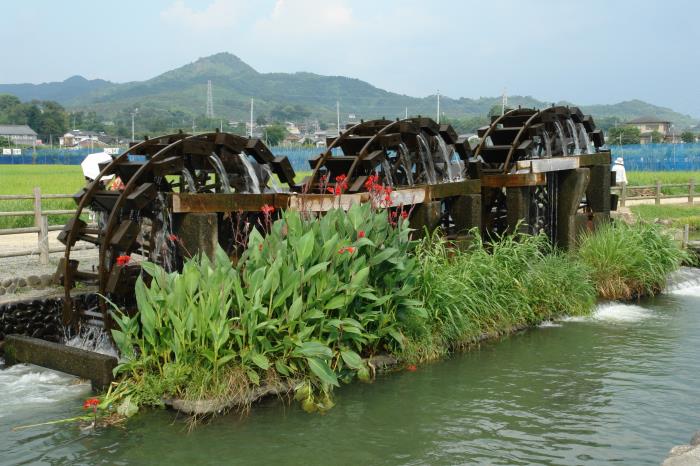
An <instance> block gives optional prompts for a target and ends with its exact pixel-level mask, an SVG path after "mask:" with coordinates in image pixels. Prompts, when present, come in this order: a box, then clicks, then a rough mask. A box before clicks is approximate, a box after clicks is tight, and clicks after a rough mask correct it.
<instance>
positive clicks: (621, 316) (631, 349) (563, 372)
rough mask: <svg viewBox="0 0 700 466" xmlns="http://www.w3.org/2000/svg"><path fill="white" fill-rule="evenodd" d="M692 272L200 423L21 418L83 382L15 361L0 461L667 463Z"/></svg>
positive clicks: (49, 415) (59, 412)
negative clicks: (666, 285)
mask: <svg viewBox="0 0 700 466" xmlns="http://www.w3.org/2000/svg"><path fill="white" fill-rule="evenodd" d="M696 284H697V282H696V283H695V284H691V283H685V284H679V285H677V286H675V287H674V288H676V289H675V291H670V292H668V293H666V294H664V295H661V296H659V297H656V298H654V299H650V300H645V301H642V302H640V303H637V304H604V305H601V306H599V307H598V309H597V311H596V313H595V314H594V315H593V316H592V317H590V318H586V319H567V320H564V321H562V322H555V323H547V324H545V325H542V326H541V327H539V328H537V329H532V330H529V331H526V332H523V333H520V334H518V335H514V336H511V337H509V338H505V339H503V340H501V341H498V342H491V343H488V344H484V345H482V347H481V348H479V349H478V350H475V351H471V352H468V353H464V354H459V355H455V356H454V357H452V358H450V359H449V360H446V361H443V362H439V363H435V364H429V365H425V366H420V367H418V370H417V371H415V372H401V373H394V374H390V375H385V376H381V377H379V379H378V380H377V381H376V382H374V383H373V384H360V383H355V384H351V385H348V386H344V387H343V388H342V389H340V390H338V391H337V392H336V402H337V405H336V407H335V408H333V409H332V410H331V411H330V412H328V414H326V415H317V414H316V415H308V414H306V413H304V412H302V411H301V410H300V409H299V408H298V407H296V406H289V405H285V404H282V403H280V402H277V401H274V400H273V401H268V402H265V403H263V404H262V405H258V406H256V407H254V408H253V410H252V412H251V413H250V415H248V416H246V417H239V416H235V415H229V416H224V417H220V418H217V419H215V420H214V421H213V422H211V423H210V424H207V425H203V426H200V427H198V428H197V429H196V430H194V431H193V432H191V433H188V432H187V427H186V424H185V423H184V422H183V419H180V418H178V417H177V416H175V415H174V414H173V413H171V412H167V411H155V412H150V413H148V414H145V415H139V416H137V417H136V418H135V419H133V420H131V421H129V423H128V424H127V426H126V428H110V429H100V430H98V431H96V432H92V431H81V430H80V429H79V428H78V427H77V426H75V425H68V426H47V427H39V428H33V429H28V430H22V431H17V432H13V431H11V428H12V427H14V426H18V425H23V424H30V423H35V422H41V421H45V420H50V419H60V418H64V417H70V416H74V415H75V414H76V413H78V412H80V410H81V404H82V401H83V400H84V398H85V397H86V396H88V395H89V387H88V386H86V385H84V384H76V381H75V380H74V379H73V378H71V377H68V376H65V375H61V374H57V373H55V372H51V371H47V370H43V369H39V368H36V367H30V366H16V367H12V368H7V369H4V370H0V452H1V456H0V464H3V465H5V464H52V465H63V464H66V465H68V464H70V465H73V464H98V463H100V464H116V465H118V464H130V465H132V464H168V465H171V466H175V465H192V464H304V465H306V464H309V465H315V464H319V465H322V464H378V465H398V464H401V465H404V464H405V465H418V464H473V463H476V464H565V465H571V464H585V465H589V464H590V465H593V464H604V463H609V462H619V463H621V464H630V465H645V464H655V465H658V464H659V463H660V462H661V461H662V460H663V458H664V457H665V456H666V453H667V452H668V450H669V449H670V448H671V447H672V446H674V445H677V444H682V443H686V442H688V440H689V438H690V436H691V435H692V434H693V432H695V431H697V430H699V429H700V287H698V286H696Z"/></svg>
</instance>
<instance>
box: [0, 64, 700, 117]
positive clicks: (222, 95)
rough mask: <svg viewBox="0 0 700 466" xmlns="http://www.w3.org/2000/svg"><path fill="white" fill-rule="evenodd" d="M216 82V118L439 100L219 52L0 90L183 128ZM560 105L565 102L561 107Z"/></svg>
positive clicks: (381, 110)
mask: <svg viewBox="0 0 700 466" xmlns="http://www.w3.org/2000/svg"><path fill="white" fill-rule="evenodd" d="M208 80H211V81H212V88H213V98H214V113H215V115H216V117H217V118H224V119H234V120H245V119H247V118H248V116H249V108H250V107H249V105H250V98H251V97H254V98H255V114H256V115H269V114H270V113H271V112H273V111H274V110H275V109H280V108H283V107H286V106H295V105H297V106H300V107H297V109H299V108H301V109H302V110H305V111H307V112H308V113H310V115H311V116H312V117H316V118H319V119H321V120H323V121H329V122H330V121H335V106H336V101H340V103H341V109H342V113H343V115H347V114H350V113H352V114H355V115H356V116H357V118H372V117H379V116H385V117H387V118H393V117H399V116H403V115H404V112H405V111H406V109H408V112H409V114H412V115H417V114H422V115H433V114H434V113H435V104H436V102H435V96H434V95H433V96H428V97H423V98H418V97H411V96H407V95H402V94H397V93H393V92H389V91H385V90H383V89H379V88H377V87H374V86H372V85H371V84H369V83H367V82H364V81H361V80H359V79H353V78H347V77H343V76H321V75H317V74H313V73H259V72H257V71H256V70H255V69H253V68H252V67H250V66H249V65H248V64H246V63H244V62H243V61H242V60H241V59H239V58H238V57H236V56H235V55H232V54H230V53H219V54H216V55H212V56H209V57H205V58H200V59H199V60H197V61H195V62H193V63H190V64H187V65H185V66H182V67H180V68H177V69H174V70H171V71H168V72H166V73H163V74H161V75H159V76H156V77H155V78H152V79H149V80H146V81H134V82H128V83H122V84H118V83H111V82H108V81H103V80H86V79H84V78H82V77H73V78H69V79H67V80H66V81H63V82H62V83H45V84H39V85H33V84H9V85H7V84H6V85H0V93H10V94H15V95H17V96H18V97H20V98H21V99H22V100H31V99H42V100H44V99H51V100H56V101H58V102H59V103H61V104H63V105H65V106H66V107H68V108H69V109H77V110H85V111H95V112H97V113H98V114H99V115H102V116H103V117H104V118H120V116H121V117H124V115H125V114H126V113H127V112H130V111H131V109H133V108H134V107H138V108H139V109H140V111H141V112H143V111H150V112H152V113H158V114H167V115H176V116H177V117H178V118H180V120H181V121H179V122H177V123H176V124H183V123H184V122H185V121H186V119H187V118H191V117H194V116H198V115H202V114H204V113H205V108H206V89H207V81H208ZM500 103H501V98H500V97H480V98H478V99H470V98H466V97H462V98H459V99H452V98H449V97H445V96H441V99H440V108H441V111H443V112H444V113H445V115H447V116H448V117H465V116H467V117H468V116H479V115H482V116H483V115H485V114H487V113H488V112H489V110H490V109H491V108H492V107H493V106H494V105H500ZM508 103H509V105H512V106H516V105H522V106H525V107H539V108H542V107H545V106H548V105H551V103H549V102H543V101H540V100H537V99H535V98H533V97H530V96H509V98H508ZM560 103H561V102H560ZM582 109H583V110H584V111H585V112H587V113H591V114H593V115H594V116H595V117H598V118H610V117H616V118H618V119H620V120H622V121H625V120H628V119H632V118H637V117H641V116H654V117H657V118H663V119H668V120H670V121H672V122H674V123H675V124H676V126H678V127H684V126H690V125H693V124H697V121H696V120H695V119H694V118H692V117H690V116H689V115H683V114H680V113H677V112H674V111H673V110H671V109H668V108H664V107H658V106H655V105H652V104H649V103H646V102H642V101H639V100H632V101H627V102H620V103H617V104H613V105H590V106H583V107H582Z"/></svg>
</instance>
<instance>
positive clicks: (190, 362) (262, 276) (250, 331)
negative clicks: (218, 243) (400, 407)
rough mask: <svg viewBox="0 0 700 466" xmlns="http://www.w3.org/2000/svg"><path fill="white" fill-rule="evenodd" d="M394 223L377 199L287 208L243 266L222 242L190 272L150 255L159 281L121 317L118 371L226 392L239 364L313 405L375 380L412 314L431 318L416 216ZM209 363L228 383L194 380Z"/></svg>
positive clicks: (142, 289)
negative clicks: (340, 206)
mask: <svg viewBox="0 0 700 466" xmlns="http://www.w3.org/2000/svg"><path fill="white" fill-rule="evenodd" d="M394 223H395V224H392V222H391V220H390V216H389V215H387V214H386V213H385V212H375V211H374V210H373V209H372V207H371V206H370V205H355V206H352V207H351V208H350V209H349V211H348V212H344V211H342V210H331V211H330V212H328V213H326V214H325V215H324V216H322V217H320V218H319V217H314V216H311V215H309V214H302V213H299V212H294V211H287V212H284V213H283V214H282V217H281V218H280V219H278V220H277V221H275V222H274V223H272V224H271V225H267V229H268V230H269V232H268V234H267V235H266V236H264V237H263V236H262V235H261V234H260V233H259V232H258V231H257V230H253V231H252V233H251V235H250V237H249V240H248V247H247V249H246V251H245V253H244V255H243V256H242V257H241V259H240V260H239V261H238V264H237V266H234V265H233V264H232V263H231V261H230V259H229V257H228V256H227V255H226V253H225V252H224V251H223V250H221V249H218V250H217V251H216V253H215V254H214V257H213V258H212V259H209V258H207V257H206V256H197V257H195V258H193V259H192V260H190V261H189V262H187V263H186V264H185V265H184V267H183V270H182V272H181V273H176V272H173V273H167V272H166V271H165V270H163V269H162V268H161V267H159V266H157V265H155V264H151V263H144V264H143V270H144V271H145V272H146V273H147V274H148V275H149V276H150V277H151V280H150V284H146V281H144V280H142V279H139V280H138V281H137V283H136V299H137V303H138V309H139V311H138V313H137V314H136V315H134V316H131V317H129V316H126V315H124V314H122V313H120V312H118V311H117V312H115V315H114V318H115V322H116V323H117V325H118V326H119V330H114V331H113V336H114V340H115V342H116V343H117V345H118V346H119V349H120V352H121V355H122V358H123V359H124V362H123V363H122V364H121V365H120V366H119V367H118V369H117V370H118V371H119V372H121V373H123V374H125V376H126V378H127V379H131V381H132V382H133V381H137V382H141V383H145V382H143V381H147V380H152V378H151V379H149V377H148V376H149V375H153V374H157V375H158V376H160V377H161V379H164V380H169V381H171V382H172V383H158V384H157V385H158V386H157V387H155V388H154V389H153V390H152V391H155V392H158V391H159V390H160V391H161V392H162V393H161V396H165V395H169V396H184V397H188V396H191V395H192V394H196V395H195V396H196V397H206V396H212V393H211V392H212V390H213V392H215V394H219V395H221V396H226V393H225V390H226V386H229V385H230V376H231V374H232V373H233V374H244V377H245V379H246V380H245V384H247V386H248V387H252V386H255V385H259V384H261V383H262V382H263V379H265V380H278V379H283V380H287V381H288V382H290V383H291V384H293V385H294V386H295V387H296V390H297V393H296V397H297V398H298V399H300V401H301V403H302V406H303V407H304V409H306V410H308V411H313V410H316V409H320V410H325V409H327V408H329V407H330V406H332V402H331V400H330V392H331V391H332V389H333V387H337V386H338V385H339V383H340V382H341V381H349V380H351V379H352V378H353V377H355V376H357V377H359V378H360V379H363V380H368V379H369V378H370V368H369V367H368V366H367V363H366V362H365V358H366V357H368V356H371V355H372V354H374V353H377V352H398V351H400V350H401V349H402V348H403V347H404V345H405V342H406V338H405V336H404V334H403V332H402V329H403V323H404V322H408V321H416V320H420V319H424V318H425V317H426V314H425V311H424V310H423V309H422V303H421V302H420V301H416V300H415V299H414V298H413V295H415V290H416V288H417V276H418V271H419V269H418V263H417V260H416V258H415V257H414V256H413V254H411V250H412V248H413V247H414V244H413V242H412V241H410V239H409V233H410V229H409V228H408V223H407V222H406V221H405V220H403V219H401V220H399V221H398V222H394ZM201 369H203V370H204V373H206V374H209V375H208V378H207V379H206V382H207V383H212V384H213V387H219V388H215V389H209V390H208V389H207V388H206V387H204V385H205V383H204V381H203V380H201V378H195V377H194V374H201V373H202V370H201ZM174 374H175V375H174ZM154 383H155V382H154ZM151 385H153V384H151ZM239 385H240V384H237V385H236V386H237V387H238V386H239ZM166 392H167V393H166ZM152 399H156V400H157V399H158V397H157V396H155V397H150V398H149V400H152Z"/></svg>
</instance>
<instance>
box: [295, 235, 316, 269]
mask: <svg viewBox="0 0 700 466" xmlns="http://www.w3.org/2000/svg"><path fill="white" fill-rule="evenodd" d="M313 250H314V232H313V230H309V231H307V232H306V233H305V234H304V236H302V237H301V238H299V241H298V242H297V246H296V253H297V263H298V264H299V265H300V266H301V265H303V264H304V263H305V262H306V261H307V260H308V259H309V257H311V253H312V252H313Z"/></svg>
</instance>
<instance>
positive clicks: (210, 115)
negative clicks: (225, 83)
mask: <svg viewBox="0 0 700 466" xmlns="http://www.w3.org/2000/svg"><path fill="white" fill-rule="evenodd" d="M207 118H214V98H213V97H212V95H211V79H210V80H209V81H207Z"/></svg>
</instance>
